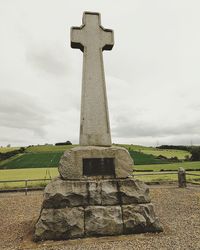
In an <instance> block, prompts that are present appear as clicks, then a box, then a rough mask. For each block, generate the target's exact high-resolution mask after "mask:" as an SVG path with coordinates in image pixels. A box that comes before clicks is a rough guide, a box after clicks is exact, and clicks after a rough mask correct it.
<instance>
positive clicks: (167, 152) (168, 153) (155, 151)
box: [124, 145, 191, 160]
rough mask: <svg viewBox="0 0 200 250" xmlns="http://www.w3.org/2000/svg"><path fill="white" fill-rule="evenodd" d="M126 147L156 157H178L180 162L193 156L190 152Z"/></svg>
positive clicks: (135, 146) (133, 146) (136, 146)
mask: <svg viewBox="0 0 200 250" xmlns="http://www.w3.org/2000/svg"><path fill="white" fill-rule="evenodd" d="M124 147H126V148H127V149H128V150H133V151H137V152H141V153H144V154H152V155H154V156H159V155H162V156H165V157H167V158H171V157H177V158H178V159H179V160H184V159H185V157H186V156H187V155H188V156H190V155H191V154H190V153H189V152H188V151H185V150H175V149H159V148H153V147H144V146H138V145H124Z"/></svg>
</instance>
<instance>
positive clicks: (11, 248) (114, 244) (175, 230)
mask: <svg viewBox="0 0 200 250" xmlns="http://www.w3.org/2000/svg"><path fill="white" fill-rule="evenodd" d="M150 193H151V198H152V202H153V204H154V207H155V211H156V214H157V216H158V217H159V218H160V221H161V222H162V224H163V226H164V232H163V233H160V234H140V235H128V236H117V237H102V238H87V239H78V240H68V241H60V242H53V241H47V242H43V243H33V242H32V241H31V235H32V232H33V226H34V223H35V221H36V220H37V218H38V215H39V212H40V207H41V202H42V193H41V192H34V193H33V192H31V193H28V196H25V195H24V194H23V193H18V194H8V193H7V194H0V249H1V250H4V249H7V250H19V249H20V250H22V249H23V250H24V249H27V250H28V249H29V250H30V249H31V250H32V249H38V250H47V249H48V250H66V249H67V250H68V249H69V250H75V249H76V250H78V249H81V250H84V249H95V250H98V249H109V250H112V249H115V250H125V249H140V250H143V249H144V250H149V249H151V250H156V249H159V250H172V249H175V250H178V249H181V250H193V249H194V250H198V249H199V250H200V187H194V186H190V187H188V188H186V189H179V188H176V187H172V186H171V187H170V186H168V187H167V186H157V187H151V189H150Z"/></svg>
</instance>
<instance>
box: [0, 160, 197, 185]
mask: <svg viewBox="0 0 200 250" xmlns="http://www.w3.org/2000/svg"><path fill="white" fill-rule="evenodd" d="M169 165H172V166H171V169H173V170H176V169H177V167H174V166H173V164H169ZM152 166H154V167H155V165H152ZM154 167H153V168H152V169H153V170H155V169H154ZM141 173H142V172H134V173H133V175H137V174H141ZM189 173H195V174H199V175H200V171H192V172H189ZM142 174H144V172H143V173H142ZM145 174H147V173H145ZM58 175H59V174H58V169H57V168H29V169H8V170H0V181H5V180H27V179H29V180H31V179H49V178H50V177H51V178H54V177H56V176H58ZM134 178H135V179H139V180H142V181H145V182H152V181H153V182H163V181H177V179H178V178H177V174H170V175H167V174H165V173H164V172H163V174H162V175H154V176H153V175H145V176H135V177H134ZM187 180H188V181H197V182H198V183H199V184H200V176H199V177H198V176H190V175H187ZM48 182H49V181H48V180H43V181H37V182H35V181H34V182H28V187H37V186H46V184H47V183H48ZM23 187H25V182H24V181H23V182H15V183H10V182H9V183H0V189H9V188H23Z"/></svg>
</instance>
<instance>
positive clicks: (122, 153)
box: [58, 146, 133, 179]
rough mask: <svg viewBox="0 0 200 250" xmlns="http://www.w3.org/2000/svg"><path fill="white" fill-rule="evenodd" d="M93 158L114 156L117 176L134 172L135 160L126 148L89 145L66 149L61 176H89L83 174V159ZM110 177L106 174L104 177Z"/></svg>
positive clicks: (66, 177) (60, 169)
mask: <svg viewBox="0 0 200 250" xmlns="http://www.w3.org/2000/svg"><path fill="white" fill-rule="evenodd" d="M91 158H113V159H114V164H115V177H116V178H126V177H128V176H129V175H131V174H132V165H133V160H132V158H131V156H130V154H129V152H128V151H127V150H126V149H125V148H120V147H114V146H113V147H95V146H88V147H75V148H73V149H71V150H69V151H65V153H64V155H63V156H62V158H61V160H60V163H59V168H58V170H59V173H60V175H61V177H62V178H63V179H81V178H84V177H85V178H86V177H87V176H83V159H91ZM94 176H95V175H94ZM110 177H111V176H104V178H110ZM112 177H114V176H112ZM87 178H90V177H87ZM91 178H92V177H91Z"/></svg>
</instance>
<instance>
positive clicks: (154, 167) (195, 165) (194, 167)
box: [134, 161, 200, 171]
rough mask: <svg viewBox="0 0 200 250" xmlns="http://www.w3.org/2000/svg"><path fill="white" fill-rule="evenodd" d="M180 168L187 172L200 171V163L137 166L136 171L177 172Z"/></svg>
mask: <svg viewBox="0 0 200 250" xmlns="http://www.w3.org/2000/svg"><path fill="white" fill-rule="evenodd" d="M179 167H182V168H184V169H185V170H200V161H190V162H178V163H170V164H151V165H135V166H134V169H135V170H137V171H144V170H145V171H150V170H153V171H175V170H178V168H179Z"/></svg>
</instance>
